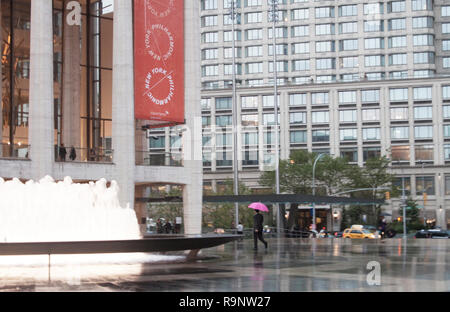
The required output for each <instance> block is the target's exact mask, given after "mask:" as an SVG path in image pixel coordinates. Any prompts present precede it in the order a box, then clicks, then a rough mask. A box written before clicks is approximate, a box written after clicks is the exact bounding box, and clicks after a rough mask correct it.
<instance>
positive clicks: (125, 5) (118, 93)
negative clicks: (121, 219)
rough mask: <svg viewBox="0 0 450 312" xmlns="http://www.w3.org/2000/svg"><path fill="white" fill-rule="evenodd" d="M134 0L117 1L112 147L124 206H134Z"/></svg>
mask: <svg viewBox="0 0 450 312" xmlns="http://www.w3.org/2000/svg"><path fill="white" fill-rule="evenodd" d="M132 34H133V9H132V1H131V0H114V35H113V40H114V42H113V96H112V98H113V100H112V146H113V150H114V164H115V166H116V170H115V180H116V181H117V183H118V185H119V187H120V192H119V200H120V204H121V206H122V207H125V206H126V205H129V206H130V208H133V207H134V166H135V141H134V136H135V119H134V79H133V73H134V71H133V36H132Z"/></svg>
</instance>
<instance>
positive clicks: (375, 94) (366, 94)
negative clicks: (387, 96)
mask: <svg viewBox="0 0 450 312" xmlns="http://www.w3.org/2000/svg"><path fill="white" fill-rule="evenodd" d="M361 101H362V102H363V103H378V102H379V101H380V90H378V89H376V90H362V91H361Z"/></svg>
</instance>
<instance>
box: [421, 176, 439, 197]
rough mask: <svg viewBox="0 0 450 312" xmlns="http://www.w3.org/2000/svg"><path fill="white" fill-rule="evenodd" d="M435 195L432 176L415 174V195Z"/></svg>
mask: <svg viewBox="0 0 450 312" xmlns="http://www.w3.org/2000/svg"><path fill="white" fill-rule="evenodd" d="M423 193H427V195H431V196H433V195H435V186H434V176H431V177H430V176H428V177H427V176H416V195H422V194H423Z"/></svg>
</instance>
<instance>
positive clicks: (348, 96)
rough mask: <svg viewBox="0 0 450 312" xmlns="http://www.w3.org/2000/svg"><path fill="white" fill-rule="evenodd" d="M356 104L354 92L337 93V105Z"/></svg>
mask: <svg viewBox="0 0 450 312" xmlns="http://www.w3.org/2000/svg"><path fill="white" fill-rule="evenodd" d="M351 103H356V91H339V104H351Z"/></svg>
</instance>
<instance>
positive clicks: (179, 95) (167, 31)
mask: <svg viewBox="0 0 450 312" xmlns="http://www.w3.org/2000/svg"><path fill="white" fill-rule="evenodd" d="M134 92H135V94H134V97H135V99H134V101H135V103H134V106H135V117H136V119H141V120H149V121H150V126H152V127H159V126H167V125H174V124H180V123H184V2H183V0H134Z"/></svg>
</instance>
